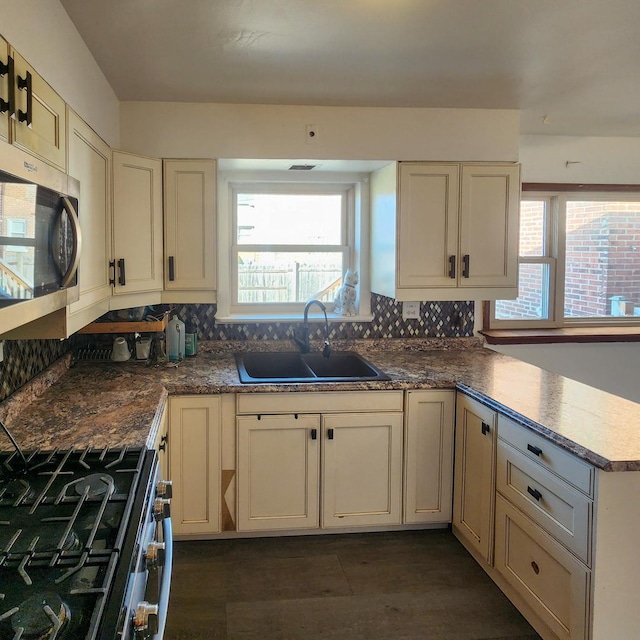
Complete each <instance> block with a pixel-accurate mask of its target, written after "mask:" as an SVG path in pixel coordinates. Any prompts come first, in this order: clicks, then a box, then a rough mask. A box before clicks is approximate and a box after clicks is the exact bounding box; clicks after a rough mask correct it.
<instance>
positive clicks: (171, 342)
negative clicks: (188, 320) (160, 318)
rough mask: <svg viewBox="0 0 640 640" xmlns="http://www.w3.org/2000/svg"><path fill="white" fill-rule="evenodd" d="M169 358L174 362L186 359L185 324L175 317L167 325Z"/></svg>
mask: <svg viewBox="0 0 640 640" xmlns="http://www.w3.org/2000/svg"><path fill="white" fill-rule="evenodd" d="M166 334H167V357H168V358H169V360H170V361H172V362H177V361H180V360H183V359H184V334H185V331H184V322H182V320H180V318H178V316H173V318H171V320H169V322H168V323H167V328H166Z"/></svg>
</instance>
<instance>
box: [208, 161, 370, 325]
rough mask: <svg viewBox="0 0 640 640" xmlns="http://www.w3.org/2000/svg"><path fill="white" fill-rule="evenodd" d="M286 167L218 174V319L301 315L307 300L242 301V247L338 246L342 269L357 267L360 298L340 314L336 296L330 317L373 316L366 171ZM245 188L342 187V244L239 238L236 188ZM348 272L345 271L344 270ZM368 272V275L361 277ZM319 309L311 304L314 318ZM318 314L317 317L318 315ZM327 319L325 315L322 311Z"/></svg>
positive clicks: (282, 318) (315, 190)
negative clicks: (253, 241) (350, 309)
mask: <svg viewBox="0 0 640 640" xmlns="http://www.w3.org/2000/svg"><path fill="white" fill-rule="evenodd" d="M283 173H284V172H282V171H264V172H263V171H257V172H228V173H225V174H221V175H220V177H219V186H220V189H219V194H220V199H219V213H220V215H219V221H218V224H219V228H218V256H219V263H220V264H219V266H220V269H219V271H218V273H219V274H221V276H222V277H219V283H218V310H217V312H216V321H217V322H220V323H228V324H232V323H246V322H258V323H259V322H270V321H296V322H297V321H300V319H301V317H302V313H303V311H304V306H305V302H306V301H304V302H283V303H249V304H248V303H238V302H237V295H238V292H237V283H238V268H237V254H238V252H240V253H241V252H243V251H252V250H253V249H254V248H256V249H257V250H259V251H272V250H278V251H280V250H282V251H284V252H291V253H295V252H300V251H307V250H310V251H312V252H313V251H318V252H326V251H340V252H342V254H343V271H346V269H352V270H357V271H358V272H359V276H360V281H359V285H358V295H357V300H356V308H357V315H356V316H347V317H343V316H338V315H336V314H335V313H334V310H333V306H334V305H333V302H331V303H330V304H327V305H326V307H327V314H328V316H329V320H330V321H332V320H333V321H344V320H348V321H358V322H362V321H370V320H371V319H372V314H371V310H370V298H371V296H370V290H369V280H368V276H367V272H368V259H369V248H368V245H369V225H368V220H369V189H368V174H360V173H337V172H319V173H317V174H314V175H309V174H308V173H306V172H305V175H300V172H298V173H291V174H286V175H283ZM239 192H244V193H250V192H254V193H300V194H304V193H328V194H331V193H340V194H341V195H342V196H343V216H342V222H341V235H342V239H341V241H342V242H343V243H344V244H340V245H291V244H287V245H252V244H237V236H236V230H237V214H236V202H237V194H238V193H239ZM343 275H344V273H343ZM363 275H364V277H363ZM318 312H319V309H317V308H316V307H312V309H311V311H310V320H316V319H320V315H322V314H318ZM314 316H317V317H314ZM322 320H323V321H324V316H322Z"/></svg>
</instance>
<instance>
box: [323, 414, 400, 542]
mask: <svg viewBox="0 0 640 640" xmlns="http://www.w3.org/2000/svg"><path fill="white" fill-rule="evenodd" d="M322 446H323V457H322V506H321V514H322V515H321V524H322V527H323V528H325V529H326V528H331V527H351V526H364V525H384V524H400V521H401V517H402V513H401V511H402V499H401V496H402V482H401V481H402V413H348V414H333V415H325V416H323V418H322Z"/></svg>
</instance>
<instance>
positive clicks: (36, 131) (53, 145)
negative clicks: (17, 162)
mask: <svg viewBox="0 0 640 640" xmlns="http://www.w3.org/2000/svg"><path fill="white" fill-rule="evenodd" d="M10 53H11V56H12V57H13V60H14V70H15V99H16V116H15V118H14V119H12V120H11V141H12V143H13V144H14V145H16V146H17V147H20V148H22V149H24V150H25V151H28V152H29V153H31V154H33V155H34V156H36V157H38V158H40V159H41V160H44V161H45V162H48V163H49V164H52V165H53V166H54V167H57V168H58V169H60V170H62V171H66V170H67V158H66V141H67V135H66V115H65V110H66V104H65V102H64V100H63V99H62V98H61V97H60V96H59V95H58V94H57V93H56V92H55V91H54V90H53V89H52V88H51V87H50V86H49V85H48V84H47V83H46V82H45V81H44V79H43V78H42V77H41V76H40V75H38V73H36V71H35V70H34V69H33V67H31V65H29V63H28V62H27V61H26V60H25V59H24V58H23V57H22V56H21V55H20V54H19V53H18V52H17V51H16V50H15V49H13V48H11V49H10Z"/></svg>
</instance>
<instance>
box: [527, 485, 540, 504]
mask: <svg viewBox="0 0 640 640" xmlns="http://www.w3.org/2000/svg"><path fill="white" fill-rule="evenodd" d="M527 493H528V494H529V495H530V496H532V497H533V499H534V500H537V501H538V502H540V498H542V494H541V493H540V492H539V491H538V490H537V489H532V488H531V487H527Z"/></svg>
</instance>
